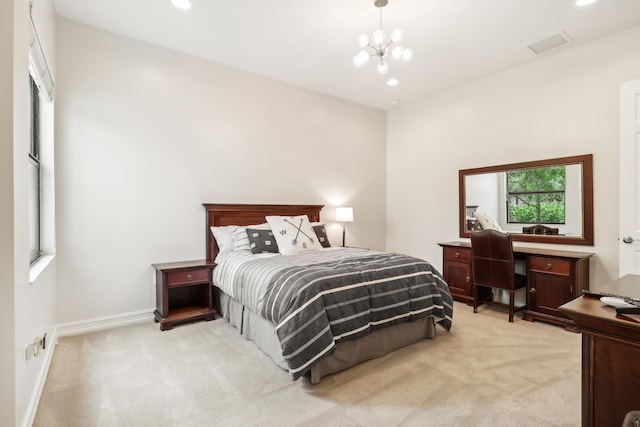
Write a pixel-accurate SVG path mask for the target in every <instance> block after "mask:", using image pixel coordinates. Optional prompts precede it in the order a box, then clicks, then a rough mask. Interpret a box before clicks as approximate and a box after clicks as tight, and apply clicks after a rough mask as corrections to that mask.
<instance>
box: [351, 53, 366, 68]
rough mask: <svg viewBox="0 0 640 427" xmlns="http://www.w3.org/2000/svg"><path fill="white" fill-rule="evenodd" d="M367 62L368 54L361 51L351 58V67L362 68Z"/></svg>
mask: <svg viewBox="0 0 640 427" xmlns="http://www.w3.org/2000/svg"><path fill="white" fill-rule="evenodd" d="M367 62H369V54H368V53H367V52H366V51H364V50H361V51H360V52H358V53H357V54H356V56H354V57H353V65H355V67H356V68H362V67H363V66H364V65H365V64H366V63H367Z"/></svg>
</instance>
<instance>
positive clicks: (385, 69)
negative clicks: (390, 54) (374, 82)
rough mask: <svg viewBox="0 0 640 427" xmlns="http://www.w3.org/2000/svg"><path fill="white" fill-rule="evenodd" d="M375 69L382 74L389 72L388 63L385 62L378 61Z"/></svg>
mask: <svg viewBox="0 0 640 427" xmlns="http://www.w3.org/2000/svg"><path fill="white" fill-rule="evenodd" d="M376 70H378V74H380V75H381V76H384V75H385V74H387V73H388V72H389V64H387V63H386V62H380V63H378V65H377V66H376Z"/></svg>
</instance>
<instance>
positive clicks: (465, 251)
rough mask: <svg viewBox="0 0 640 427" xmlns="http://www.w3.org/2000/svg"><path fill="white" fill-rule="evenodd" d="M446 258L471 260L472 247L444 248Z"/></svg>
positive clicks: (463, 260) (462, 260)
mask: <svg viewBox="0 0 640 427" xmlns="http://www.w3.org/2000/svg"><path fill="white" fill-rule="evenodd" d="M444 259H448V260H452V261H461V262H465V261H466V262H469V261H470V260H471V249H469V248H444Z"/></svg>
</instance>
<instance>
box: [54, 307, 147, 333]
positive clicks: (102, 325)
mask: <svg viewBox="0 0 640 427" xmlns="http://www.w3.org/2000/svg"><path fill="white" fill-rule="evenodd" d="M152 319H153V310H141V311H134V312H132V313H124V314H116V315H113V316H104V317H96V318H94V319H88V320H81V321H78V322H68V323H61V324H59V325H58V336H59V337H66V336H69V335H79V334H84V333H87V332H94V331H101V330H103V329H111V328H117V327H120V326H126V325H133V324H135V323H142V322H146V321H149V320H152Z"/></svg>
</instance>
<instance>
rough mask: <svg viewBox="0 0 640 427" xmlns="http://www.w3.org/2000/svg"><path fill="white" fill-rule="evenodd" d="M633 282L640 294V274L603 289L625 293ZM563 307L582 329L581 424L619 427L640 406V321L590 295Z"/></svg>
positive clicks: (597, 426) (562, 309)
mask: <svg viewBox="0 0 640 427" xmlns="http://www.w3.org/2000/svg"><path fill="white" fill-rule="evenodd" d="M629 286H633V287H634V288H635V289H636V292H640V276H637V275H627V276H624V277H621V278H620V279H618V280H615V281H614V282H612V283H609V284H608V285H606V286H604V287H603V288H602V291H605V292H609V293H614V294H618V295H626V294H627V293H626V292H625V288H627V289H628V287H629ZM630 296H633V295H630ZM560 311H562V312H563V313H566V314H567V315H568V316H569V317H571V318H572V319H573V320H574V321H575V323H576V325H577V329H578V331H580V332H582V425H583V426H585V427H586V426H589V427H599V426H621V425H622V421H623V420H624V417H625V415H626V413H627V412H629V411H632V410H638V409H640V323H638V322H635V321H633V320H626V319H625V318H623V317H621V316H618V315H617V314H616V311H615V309H614V308H612V307H609V306H606V305H604V304H602V303H601V302H600V300H599V299H598V298H597V297H591V296H582V297H580V298H577V299H575V300H573V301H570V302H568V303H566V304H564V305H563V306H561V307H560Z"/></svg>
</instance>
